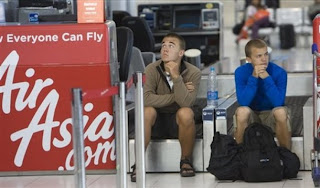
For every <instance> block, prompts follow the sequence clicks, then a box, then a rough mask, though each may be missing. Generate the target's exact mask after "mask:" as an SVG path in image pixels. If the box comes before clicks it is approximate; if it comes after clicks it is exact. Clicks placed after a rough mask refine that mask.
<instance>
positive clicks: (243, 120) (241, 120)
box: [234, 107, 250, 144]
mask: <svg viewBox="0 0 320 188" xmlns="http://www.w3.org/2000/svg"><path fill="white" fill-rule="evenodd" d="M235 116H236V123H237V128H236V130H235V132H234V138H235V139H236V141H237V143H238V144H240V143H242V142H243V134H244V130H245V129H246V128H247V126H248V120H249V117H250V108H249V107H238V108H237V110H236V113H235Z"/></svg>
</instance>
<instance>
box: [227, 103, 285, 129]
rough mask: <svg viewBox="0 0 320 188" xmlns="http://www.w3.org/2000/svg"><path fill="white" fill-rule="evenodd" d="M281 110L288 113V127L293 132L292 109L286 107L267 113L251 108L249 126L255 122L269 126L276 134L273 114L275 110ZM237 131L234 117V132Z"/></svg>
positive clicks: (234, 117) (267, 111) (266, 111)
mask: <svg viewBox="0 0 320 188" xmlns="http://www.w3.org/2000/svg"><path fill="white" fill-rule="evenodd" d="M248 108H249V107H248ZM279 108H283V109H284V110H285V111H286V112H287V127H288V130H289V132H291V122H290V119H291V118H290V109H289V108H288V107H286V106H281V107H276V108H273V109H272V110H265V111H253V110H251V108H249V109H250V112H251V113H250V117H249V120H248V125H250V124H251V123H253V122H258V123H261V124H264V125H267V126H269V127H270V128H271V129H272V130H273V132H275V119H274V116H273V115H272V114H273V112H274V111H275V110H277V109H279ZM236 129H237V121H236V116H235V115H233V130H234V131H235V130H236Z"/></svg>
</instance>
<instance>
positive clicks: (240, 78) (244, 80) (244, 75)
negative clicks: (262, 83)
mask: <svg viewBox="0 0 320 188" xmlns="http://www.w3.org/2000/svg"><path fill="white" fill-rule="evenodd" d="M234 78H235V84H236V94H237V100H238V103H239V105H240V106H250V104H251V102H252V101H253V99H254V97H255V96H256V93H257V89H258V87H257V84H258V79H257V78H255V77H254V76H252V71H251V72H248V71H246V70H244V69H243V68H238V69H237V70H236V71H235V76H234Z"/></svg>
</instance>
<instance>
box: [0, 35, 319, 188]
mask: <svg viewBox="0 0 320 188" xmlns="http://www.w3.org/2000/svg"><path fill="white" fill-rule="evenodd" d="M301 40H302V43H301ZM234 41H235V36H234V35H233V34H232V33H231V30H230V29H226V30H225V32H224V44H225V45H224V56H225V57H228V58H230V65H231V66H230V69H229V71H230V72H229V73H232V72H233V71H234V69H235V68H236V66H233V65H238V63H239V61H240V58H242V57H244V45H245V43H246V41H241V42H240V45H239V46H236V45H235V42H234ZM304 42H305V41H304V39H300V43H298V47H296V48H292V49H290V50H280V49H279V48H278V47H277V46H276V45H274V46H272V47H273V52H272V53H271V60H275V61H277V63H279V64H281V65H282V66H283V67H285V69H286V70H287V71H288V72H310V71H311V70H312V55H311V50H310V47H309V46H305V47H302V44H303V43H304ZM86 185H87V187H88V188H103V187H107V188H113V187H117V185H116V175H115V174H107V175H106V174H105V175H87V176H86ZM51 187H52V188H69V187H70V188H73V187H75V181H74V177H73V176H72V175H59V176H58V175H55V176H14V177H0V188H51ZM128 187H136V184H135V183H131V182H129V176H128ZM146 187H147V188H151V187H153V188H171V187H172V188H179V187H181V188H194V187H197V188H206V187H208V188H220V187H223V188H229V187H230V188H231V187H235V188H247V187H249V188H250V187H252V188H257V187H259V188H264V187H273V188H280V187H281V188H292V187H296V188H299V187H301V188H302V187H305V188H306V187H314V186H313V181H312V177H311V171H300V172H299V174H298V178H297V179H295V180H283V181H281V182H272V183H246V182H243V181H236V182H220V181H217V180H216V179H215V177H214V176H213V175H211V174H209V173H197V175H196V176H195V177H192V178H181V177H180V175H179V173H147V175H146Z"/></svg>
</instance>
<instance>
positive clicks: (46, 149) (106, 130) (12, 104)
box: [0, 24, 116, 171]
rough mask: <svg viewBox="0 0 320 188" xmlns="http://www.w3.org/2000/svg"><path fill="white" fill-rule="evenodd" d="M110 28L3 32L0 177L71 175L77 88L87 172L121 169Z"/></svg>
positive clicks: (0, 42) (23, 28) (19, 28)
mask: <svg viewBox="0 0 320 188" xmlns="http://www.w3.org/2000/svg"><path fill="white" fill-rule="evenodd" d="M108 37H109V36H108V30H107V26H106V25H105V24H67V25H27V26H1V27H0V143H1V150H2V152H1V154H0V163H1V164H0V171H42V170H50V171H52V170H73V168H74V166H73V148H72V117H71V88H75V87H80V88H82V90H83V92H84V93H86V95H84V97H83V113H84V114H83V120H84V138H85V161H86V168H87V169H94V170H96V169H115V165H116V164H115V139H114V126H113V110H112V97H111V96H109V97H98V98H96V97H90V92H91V91H95V92H96V91H103V90H105V89H106V88H109V87H111V81H110V66H109V63H110V62H109V59H110V58H109V42H108V41H109V38H108Z"/></svg>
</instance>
